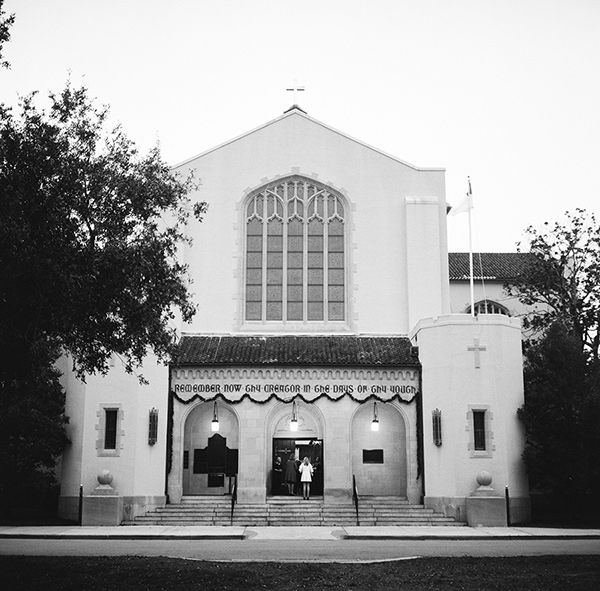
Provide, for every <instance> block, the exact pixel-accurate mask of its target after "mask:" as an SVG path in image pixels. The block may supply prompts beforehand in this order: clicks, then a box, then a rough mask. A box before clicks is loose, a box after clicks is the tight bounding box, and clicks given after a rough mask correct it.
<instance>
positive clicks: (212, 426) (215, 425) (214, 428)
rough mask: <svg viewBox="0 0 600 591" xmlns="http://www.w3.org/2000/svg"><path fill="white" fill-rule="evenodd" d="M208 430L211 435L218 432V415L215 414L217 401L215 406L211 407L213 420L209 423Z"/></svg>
mask: <svg viewBox="0 0 600 591" xmlns="http://www.w3.org/2000/svg"><path fill="white" fill-rule="evenodd" d="M210 430H211V431H213V433H216V432H217V431H218V430H219V414H218V412H217V401H216V400H215V405H214V407H213V418H212V421H211V423H210Z"/></svg>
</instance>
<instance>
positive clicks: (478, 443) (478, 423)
mask: <svg viewBox="0 0 600 591" xmlns="http://www.w3.org/2000/svg"><path fill="white" fill-rule="evenodd" d="M473 439H474V441H473V443H474V447H475V449H476V450H481V451H484V450H485V411H484V410H474V411H473Z"/></svg>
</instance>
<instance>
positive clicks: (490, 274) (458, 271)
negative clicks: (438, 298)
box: [448, 252, 536, 281]
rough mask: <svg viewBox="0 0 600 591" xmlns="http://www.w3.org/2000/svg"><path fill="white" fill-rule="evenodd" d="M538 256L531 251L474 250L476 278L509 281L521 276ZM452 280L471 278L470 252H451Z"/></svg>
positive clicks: (449, 262) (450, 268) (474, 272)
mask: <svg viewBox="0 0 600 591" xmlns="http://www.w3.org/2000/svg"><path fill="white" fill-rule="evenodd" d="M535 261H536V258H535V257H534V256H533V255H532V254H531V253H529V252H474V253H473V276H474V279H487V280H488V281H509V280H511V279H515V278H517V277H519V276H520V275H521V274H522V273H523V271H525V270H526V269H527V268H528V267H530V266H531V265H533V264H534V263H535ZM448 268H449V274H450V281H465V280H466V281H468V280H469V253H468V252H449V253H448Z"/></svg>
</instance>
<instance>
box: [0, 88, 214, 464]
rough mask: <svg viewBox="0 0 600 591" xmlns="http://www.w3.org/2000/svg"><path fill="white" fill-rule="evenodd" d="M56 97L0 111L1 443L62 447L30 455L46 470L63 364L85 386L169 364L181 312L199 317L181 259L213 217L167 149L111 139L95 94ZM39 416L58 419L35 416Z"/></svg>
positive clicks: (60, 420) (59, 421) (58, 421)
mask: <svg viewBox="0 0 600 591" xmlns="http://www.w3.org/2000/svg"><path fill="white" fill-rule="evenodd" d="M49 98H50V104H49V107H48V108H46V109H43V108H40V107H38V106H36V100H37V96H36V95H35V94H33V95H30V96H28V97H26V98H24V99H22V101H21V104H20V108H19V112H18V113H17V114H15V113H13V111H12V110H11V109H8V108H6V107H5V106H0V269H1V273H2V277H1V280H0V360H1V362H0V414H2V415H3V416H5V417H11V420H12V421H13V423H12V427H11V428H10V429H6V430H5V429H1V428H0V447H5V448H6V449H11V450H19V449H21V450H22V453H23V454H25V455H26V454H27V453H29V452H30V451H32V450H34V449H35V448H36V442H35V441H34V440H35V439H40V438H42V437H44V438H45V439H46V440H47V441H52V442H54V444H55V445H54V446H53V447H52V450H51V451H52V453H48V454H46V453H45V452H43V453H37V452H36V453H37V455H38V456H39V457H38V459H37V460H36V461H38V463H37V464H36V461H33V460H31V461H30V460H29V459H26V458H22V460H23V464H24V465H26V466H30V467H35V468H36V469H37V471H38V472H40V470H42V469H43V468H44V467H49V466H51V464H52V460H51V456H52V455H53V454H54V455H56V453H58V451H60V449H59V448H60V446H61V445H62V443H63V442H64V434H63V436H62V439H61V436H60V432H62V431H63V424H64V417H63V415H62V412H63V411H62V405H63V401H62V397H61V396H62V395H59V392H60V388H59V386H58V377H59V376H58V374H57V372H56V371H55V370H53V364H54V363H55V362H56V360H57V359H58V358H59V356H61V355H65V354H68V355H70V357H71V358H72V359H73V360H74V369H75V370H76V372H77V373H78V375H79V377H80V378H81V379H85V375H86V374H88V373H94V372H101V373H105V372H107V371H108V368H109V363H110V359H111V356H112V355H113V354H116V355H118V356H120V358H121V359H122V360H123V363H124V366H125V368H126V370H127V371H129V372H132V371H134V370H135V369H136V368H137V367H139V365H140V364H141V362H142V360H143V358H144V357H145V356H146V354H147V353H148V351H153V352H154V353H155V354H156V355H157V356H158V358H159V360H162V361H167V360H168V359H169V358H170V355H171V353H172V351H173V348H174V346H175V331H174V328H173V327H172V321H173V319H174V317H175V313H176V312H178V313H179V314H180V315H181V317H182V318H183V320H184V321H189V320H190V319H191V317H192V316H193V314H194V312H195V308H194V306H193V304H192V303H191V297H190V291H189V281H188V278H187V269H186V267H185V265H183V264H182V263H181V262H179V261H178V259H177V256H176V255H177V249H178V246H179V245H180V244H181V243H182V242H185V241H187V240H188V239H187V237H186V235H185V233H184V230H185V225H186V224H187V223H188V221H189V219H190V216H191V215H193V216H194V217H195V218H197V219H198V220H201V219H202V215H203V213H204V212H205V207H206V204H205V203H202V202H198V203H195V204H193V205H192V204H191V203H190V201H189V197H188V193H189V191H190V189H191V188H192V187H193V180H192V179H191V178H188V179H183V180H182V179H179V178H176V177H175V176H174V175H173V173H172V172H171V171H170V169H169V168H168V166H167V165H166V164H165V163H164V162H163V161H162V159H161V157H160V153H159V150H158V148H155V149H153V150H151V151H150V152H149V154H147V155H145V156H140V155H139V154H138V152H137V150H136V148H135V145H134V144H133V143H132V142H131V141H130V140H129V139H127V137H126V136H125V134H124V133H123V131H122V130H121V129H120V128H119V127H117V128H115V129H113V130H107V116H108V109H107V108H106V107H97V106H95V105H94V103H93V101H92V100H91V99H90V98H89V96H88V93H87V90H86V89H85V88H78V89H75V88H73V87H72V86H71V84H70V83H68V84H67V85H66V87H65V89H64V90H63V91H62V92H61V93H60V94H59V95H54V94H50V96H49ZM49 399H51V402H50V401H49ZM24 400H26V401H27V404H28V405H29V406H25V407H24V406H23V402H22V401H24ZM31 405H34V406H33V407H32V406H31ZM35 405H37V407H36V406H35ZM34 411H35V412H38V413H41V414H44V413H45V414H46V418H47V419H48V423H47V424H46V423H43V421H38V422H33V423H32V422H31V420H32V419H31V417H26V416H25V414H24V413H26V412H34ZM15 413H16V414H17V415H19V416H20V417H21V419H20V420H17V419H16V416H15ZM30 419H31V420H30ZM27 421H29V423H28V425H27V428H26V426H25V424H24V423H26V422H27ZM49 424H53V425H54V428H55V434H56V436H55V437H52V436H50V434H49V431H48V425H49ZM5 426H6V425H5ZM29 426H32V427H33V428H31V429H29V430H28V428H29ZM10 438H12V439H10ZM37 450H38V452H40V451H41V450H40V448H39V447H37ZM32 454H33V455H35V454H34V453H33V451H32ZM33 455H32V457H33ZM0 459H1V460H2V466H0V471H1V470H2V469H3V468H6V469H7V466H8V465H9V464H10V458H8V457H7V455H6V454H4V455H1V456H0ZM3 476H4V474H3Z"/></svg>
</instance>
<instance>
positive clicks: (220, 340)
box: [174, 335, 419, 367]
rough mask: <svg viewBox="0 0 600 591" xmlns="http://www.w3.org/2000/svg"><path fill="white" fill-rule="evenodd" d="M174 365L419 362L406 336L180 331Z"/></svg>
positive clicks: (384, 364)
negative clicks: (222, 334)
mask: <svg viewBox="0 0 600 591" xmlns="http://www.w3.org/2000/svg"><path fill="white" fill-rule="evenodd" d="M174 365H175V366H190V365H209V366H215V365H219V366H224V365H229V366H234V365H235V366H240V365H254V366H284V365H287V366H290V365H292V366H304V365H312V366H315V365H317V366H324V367H326V366H353V367H406V366H413V367H414V366H418V365H419V360H418V358H417V356H416V350H415V348H414V347H413V346H412V345H411V342H410V340H409V339H408V338H407V337H364V336H346V335H344V336H288V335H286V336H264V337H258V336H244V335H242V336H203V335H198V336H196V335H194V336H184V337H182V339H181V341H180V343H179V351H178V354H177V356H176V358H175V361H174Z"/></svg>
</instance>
